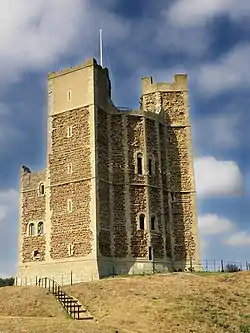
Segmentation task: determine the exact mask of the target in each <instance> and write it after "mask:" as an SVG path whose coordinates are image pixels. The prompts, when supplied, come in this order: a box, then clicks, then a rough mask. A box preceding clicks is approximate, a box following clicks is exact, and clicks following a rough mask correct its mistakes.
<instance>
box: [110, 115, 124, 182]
mask: <svg viewBox="0 0 250 333" xmlns="http://www.w3.org/2000/svg"><path fill="white" fill-rule="evenodd" d="M123 130H124V129H123V117H122V115H113V116H111V128H110V131H111V151H112V159H111V166H112V176H113V184H124V181H125V156H124V131H123Z"/></svg>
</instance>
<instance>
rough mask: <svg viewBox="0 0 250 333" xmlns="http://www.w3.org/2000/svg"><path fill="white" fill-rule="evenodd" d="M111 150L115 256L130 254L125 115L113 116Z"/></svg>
mask: <svg viewBox="0 0 250 333" xmlns="http://www.w3.org/2000/svg"><path fill="white" fill-rule="evenodd" d="M110 132H111V143H110V144H111V151H112V161H111V163H112V172H113V173H112V175H113V194H112V197H113V223H114V225H113V235H114V257H116V258H125V257H126V256H127V254H128V235H127V225H126V211H125V167H126V166H125V154H124V144H125V142H124V126H123V115H112V116H111V127H110Z"/></svg>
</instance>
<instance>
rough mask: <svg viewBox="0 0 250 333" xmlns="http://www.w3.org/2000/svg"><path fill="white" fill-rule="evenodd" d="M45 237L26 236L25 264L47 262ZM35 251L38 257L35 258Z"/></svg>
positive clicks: (24, 245) (24, 248)
mask: <svg viewBox="0 0 250 333" xmlns="http://www.w3.org/2000/svg"><path fill="white" fill-rule="evenodd" d="M45 247H46V243H45V236H29V237H27V236H24V241H23V263H27V262H32V261H44V260H45ZM34 251H37V252H38V256H37V257H36V258H34Z"/></svg>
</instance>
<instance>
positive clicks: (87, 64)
mask: <svg viewBox="0 0 250 333" xmlns="http://www.w3.org/2000/svg"><path fill="white" fill-rule="evenodd" d="M86 67H95V68H96V69H98V70H99V71H101V72H102V73H103V74H104V75H106V76H108V69H107V68H106V67H105V68H103V67H102V66H100V65H99V64H98V63H97V61H96V59H95V58H90V59H88V60H86V61H85V62H83V63H81V64H79V65H76V66H73V67H68V68H64V69H62V70H59V71H56V72H50V73H48V79H49V80H50V79H54V78H56V77H58V76H62V75H65V74H69V73H72V72H75V71H78V70H81V69H83V68H86Z"/></svg>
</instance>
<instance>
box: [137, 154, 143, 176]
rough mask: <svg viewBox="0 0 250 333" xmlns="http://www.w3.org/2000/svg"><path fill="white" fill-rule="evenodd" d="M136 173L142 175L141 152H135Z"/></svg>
mask: <svg viewBox="0 0 250 333" xmlns="http://www.w3.org/2000/svg"><path fill="white" fill-rule="evenodd" d="M137 173H138V175H142V154H140V153H139V154H137Z"/></svg>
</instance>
